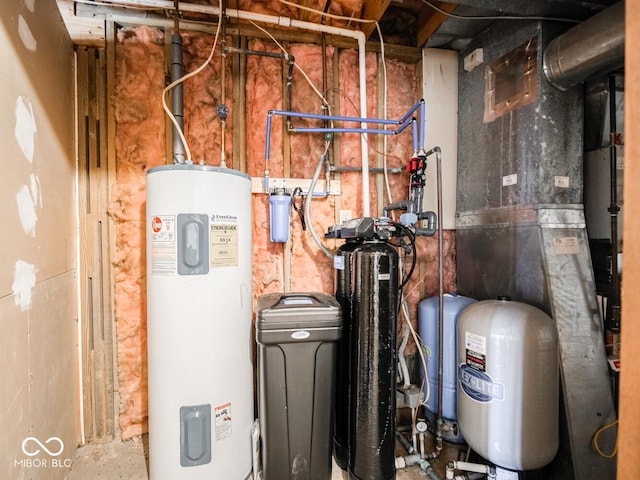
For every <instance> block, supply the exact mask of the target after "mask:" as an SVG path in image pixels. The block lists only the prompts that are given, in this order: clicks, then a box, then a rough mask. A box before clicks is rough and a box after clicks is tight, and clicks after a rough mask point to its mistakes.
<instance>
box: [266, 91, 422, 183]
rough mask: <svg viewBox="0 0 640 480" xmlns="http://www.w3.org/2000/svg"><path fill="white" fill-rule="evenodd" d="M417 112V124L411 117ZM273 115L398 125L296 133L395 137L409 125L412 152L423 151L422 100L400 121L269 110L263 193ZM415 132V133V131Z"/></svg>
mask: <svg viewBox="0 0 640 480" xmlns="http://www.w3.org/2000/svg"><path fill="white" fill-rule="evenodd" d="M417 110H420V111H419V122H418V121H417V120H416V118H415V117H412V115H413V114H414V113H415V112H416V111H417ZM274 115H279V116H284V117H294V118H312V119H316V120H335V121H342V122H355V123H360V124H363V123H364V124H366V123H373V124H378V125H399V126H400V127H399V128H397V129H396V130H388V129H383V128H362V127H360V128H358V127H317V128H314V127H301V128H296V127H294V128H293V131H294V132H296V133H327V132H334V133H375V134H380V135H397V134H399V133H402V132H403V131H404V130H405V129H406V128H407V127H408V126H409V125H411V129H412V131H413V150H414V152H418V151H419V150H420V149H422V150H424V122H425V103H424V99H422V98H421V99H420V100H419V101H418V102H417V103H416V104H415V105H414V106H413V107H411V108H410V109H409V111H408V112H407V113H406V114H405V115H404V116H403V117H402V118H401V119H400V120H387V119H382V118H364V117H347V116H342V115H323V114H318V113H303V112H291V111H286V110H269V113H268V114H267V134H266V146H265V180H264V188H265V191H266V189H267V188H268V182H269V180H268V178H269V159H270V158H271V120H272V119H273V116H274ZM416 130H417V131H416Z"/></svg>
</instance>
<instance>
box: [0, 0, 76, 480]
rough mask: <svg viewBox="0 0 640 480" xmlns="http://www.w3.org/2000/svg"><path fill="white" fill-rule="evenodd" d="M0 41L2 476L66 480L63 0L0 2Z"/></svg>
mask: <svg viewBox="0 0 640 480" xmlns="http://www.w3.org/2000/svg"><path fill="white" fill-rule="evenodd" d="M0 43H1V44H2V48H1V49H0V64H2V95H0V118H1V119H2V120H1V128H0V144H1V145H2V154H3V157H2V167H3V168H2V180H1V181H0V185H1V186H2V188H0V205H2V209H0V225H1V226H2V236H0V328H1V329H2V335H0V365H1V366H2V369H1V370H0V383H1V384H2V387H1V388H0V425H2V435H0V478H3V479H12V480H20V479H33V480H38V479H42V480H45V479H46V480H61V479H63V478H65V475H66V473H67V471H68V469H69V466H70V464H71V459H72V458H73V452H74V450H75V446H76V444H77V434H76V425H77V420H76V418H77V417H76V415H77V412H76V405H77V398H76V395H77V392H76V387H77V375H76V371H77V366H76V326H77V322H76V318H77V314H76V304H77V300H76V241H75V235H76V231H75V229H76V222H75V219H76V212H75V154H74V145H75V143H76V141H75V138H74V90H73V70H74V65H73V46H72V44H71V41H70V40H69V38H68V34H67V33H66V30H65V27H64V25H63V23H62V19H61V18H60V14H59V11H58V8H57V7H56V5H55V3H54V2H26V1H25V2H15V1H11V2H0ZM46 449H48V451H49V452H51V453H52V455H49V453H47V450H46Z"/></svg>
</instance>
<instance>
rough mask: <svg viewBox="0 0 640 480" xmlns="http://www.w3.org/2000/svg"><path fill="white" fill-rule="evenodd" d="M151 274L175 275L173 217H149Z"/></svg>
mask: <svg viewBox="0 0 640 480" xmlns="http://www.w3.org/2000/svg"><path fill="white" fill-rule="evenodd" d="M150 222H151V274H152V275H175V274H176V271H177V239H176V217H175V215H155V216H152V217H151V220H150Z"/></svg>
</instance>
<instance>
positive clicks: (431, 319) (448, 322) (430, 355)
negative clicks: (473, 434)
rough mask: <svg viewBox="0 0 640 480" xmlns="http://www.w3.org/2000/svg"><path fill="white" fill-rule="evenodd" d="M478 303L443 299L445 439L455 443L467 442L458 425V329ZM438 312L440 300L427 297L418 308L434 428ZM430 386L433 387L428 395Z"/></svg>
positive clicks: (449, 296) (451, 297)
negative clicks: (460, 319)
mask: <svg viewBox="0 0 640 480" xmlns="http://www.w3.org/2000/svg"><path fill="white" fill-rule="evenodd" d="M475 302H476V300H475V299H473V298H469V297H463V296H461V295H455V294H445V295H444V296H443V319H444V320H443V327H444V328H443V332H444V335H443V353H444V355H443V358H442V418H443V421H444V429H443V432H442V438H443V439H444V440H446V441H449V442H454V443H462V442H463V441H464V439H463V438H462V434H461V433H460V429H459V428H458V423H457V418H458V417H457V403H458V401H457V378H456V377H457V375H456V372H457V364H456V326H457V322H458V315H460V312H462V310H464V309H465V308H466V307H467V306H469V305H471V304H472V303H475ZM438 311H439V301H438V297H430V298H427V299H425V300H422V301H421V302H420V304H419V305H418V325H419V331H420V338H422V341H423V342H424V346H423V353H424V355H425V359H426V362H427V374H428V375H427V377H428V382H427V381H426V379H425V378H424V368H423V367H422V362H421V363H420V373H421V375H422V380H423V381H424V387H423V392H424V393H423V397H422V398H425V397H427V398H426V400H427V417H428V420H429V428H430V429H433V428H434V426H435V421H436V420H437V415H438V335H439V328H438V318H439V315H438ZM427 385H428V386H429V389H428V390H429V393H428V396H427Z"/></svg>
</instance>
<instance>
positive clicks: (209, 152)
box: [182, 33, 233, 168]
mask: <svg viewBox="0 0 640 480" xmlns="http://www.w3.org/2000/svg"><path fill="white" fill-rule="evenodd" d="M213 40H214V36H213V35H208V34H193V33H184V34H182V45H183V47H182V48H183V58H184V71H185V73H186V72H192V71H194V70H196V69H197V68H199V67H200V66H201V65H203V64H204V63H205V62H206V61H207V59H208V58H209V54H210V53H211V47H212V46H213ZM220 48H221V43H220V39H218V44H217V45H216V51H215V52H214V55H213V57H212V59H211V61H210V62H209V63H207V65H206V67H204V68H203V69H202V70H201V71H200V73H199V74H197V75H195V76H193V77H190V78H189V79H187V80H186V81H185V82H184V129H185V133H186V136H187V139H188V144H189V148H190V149H191V155H192V159H193V163H206V164H207V165H220V163H221V151H220V142H221V139H222V134H221V130H222V122H221V118H220V117H219V116H218V114H217V109H218V107H219V106H226V108H227V110H228V116H227V119H226V122H225V160H226V166H227V167H229V168H233V158H231V155H230V152H231V150H232V145H233V122H232V121H231V118H232V117H231V109H232V107H233V106H232V104H231V100H230V99H231V97H232V88H233V84H232V78H231V62H230V61H229V60H228V59H227V60H226V61H225V87H224V90H225V93H224V95H225V98H224V99H223V98H222V90H223V88H222V81H221V78H222V76H221V70H222V58H221V56H220Z"/></svg>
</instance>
